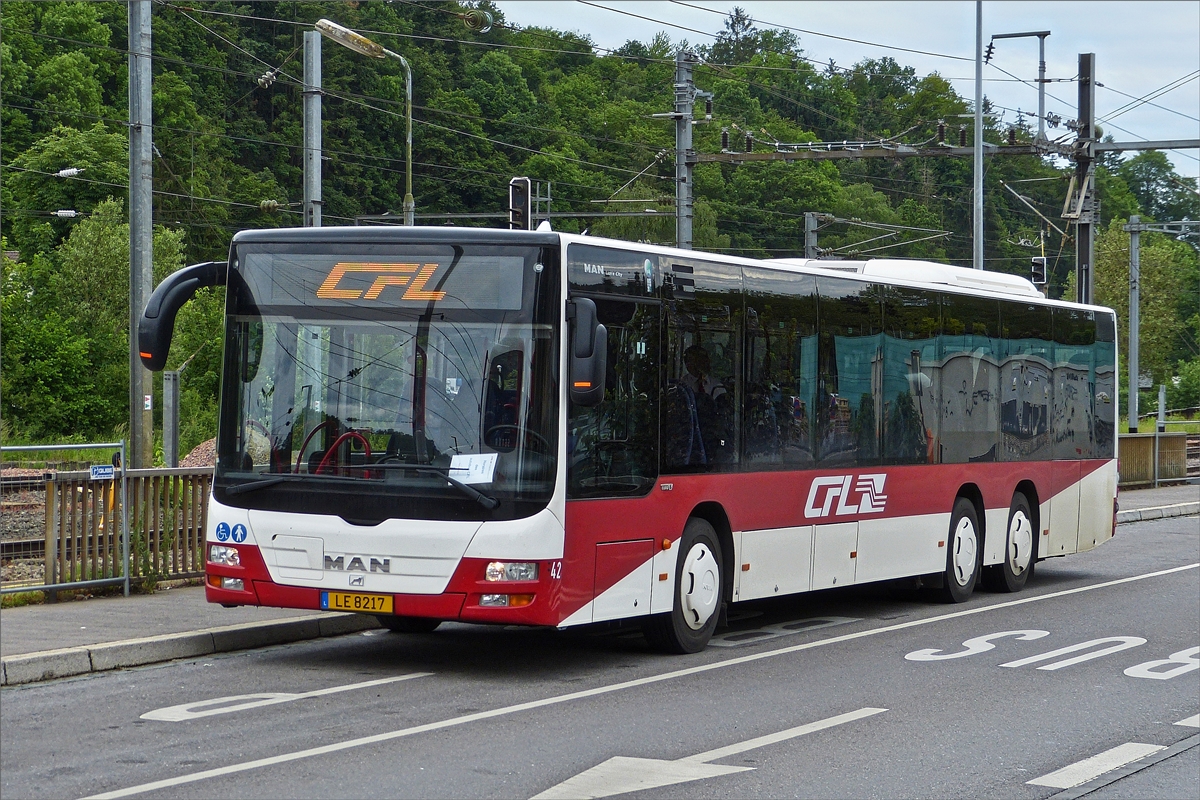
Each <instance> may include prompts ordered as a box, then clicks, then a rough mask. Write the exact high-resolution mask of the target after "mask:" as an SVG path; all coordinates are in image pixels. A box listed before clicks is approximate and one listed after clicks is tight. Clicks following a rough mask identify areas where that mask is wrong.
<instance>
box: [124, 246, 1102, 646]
mask: <svg viewBox="0 0 1200 800" xmlns="http://www.w3.org/2000/svg"><path fill="white" fill-rule="evenodd" d="M221 284H223V285H225V286H226V287H227V289H226V291H227V301H226V302H227V312H226V334H225V361H224V371H223V378H222V387H221V408H220V422H219V432H218V437H217V451H218V456H217V465H216V469H215V474H214V481H213V493H212V498H211V503H210V506H209V511H208V520H209V522H208V534H207V539H208V550H207V596H208V599H209V600H210V601H211V602H215V603H222V604H225V605H265V606H279V607H288V608H311V609H337V610H345V611H354V612H360V613H372V614H377V615H378V616H379V618H380V620H381V621H382V623H383V624H384V625H385V626H387V627H388V628H391V629H393V630H400V631H421V630H432V629H433V628H434V627H436V626H437V624H438V623H439V622H440V621H444V620H462V621H471V622H484V623H505V624H522V625H544V626H558V627H566V626H572V625H580V624H586V623H593V622H600V621H604V620H618V619H633V618H643V621H644V623H645V630H646V633H647V636H648V638H649V639H650V640H651V641H652V642H654V643H655V644H657V645H658V646H660V647H662V648H663V649H666V650H671V651H676V652H694V651H697V650H699V649H701V648H703V647H704V646H705V644H706V643H707V641H708V639H709V637H710V636H711V634H712V631H713V629H714V628H715V627H716V625H717V622H718V619H719V618H720V616H721V611H722V609H723V608H725V606H726V604H729V603H736V602H739V601H745V600H752V599H756V598H763V597H773V596H778V595H785V594H792V593H798V592H808V591H814V590H819V589H825V588H829V587H834V586H839V587H840V586H847V585H852V584H862V583H868V582H873V581H883V580H889V579H894V578H902V577H911V576H921V578H922V581H923V582H924V583H925V584H926V585H932V586H935V587H940V588H941V592H942V593H943V595H944V596H945V598H946V599H947V600H948V601H952V602H961V601H963V600H965V599H966V598H967V597H969V596H970V594H971V592H972V591H973V589H974V588H975V586H976V583H977V582H983V583H985V584H987V585H988V586H989V587H990V588H995V589H998V590H1001V591H1017V590H1019V589H1021V588H1022V587H1023V586H1024V585H1025V582H1026V580H1027V578H1028V576H1029V574H1030V572H1031V571H1032V570H1033V567H1034V564H1035V563H1036V562H1037V561H1038V560H1041V559H1045V558H1049V557H1053V556H1061V555H1066V554H1069V553H1075V552H1079V551H1083V550H1088V549H1090V548H1092V547H1094V546H1096V545H1097V544H1100V543H1102V542H1104V541H1105V540H1107V539H1109V538H1110V537H1111V536H1112V535H1113V525H1114V519H1115V514H1114V506H1115V494H1116V482H1117V464H1116V460H1115V436H1114V434H1115V424H1114V423H1115V418H1114V409H1115V405H1116V369H1115V367H1116V363H1115V362H1116V335H1115V334H1116V330H1115V326H1116V323H1115V317H1114V314H1113V312H1112V311H1111V310H1109V309H1105V308H1098V307H1092V306H1081V305H1076V304H1071V303H1062V302H1053V301H1050V300H1047V299H1045V298H1044V297H1043V296H1042V294H1041V293H1040V292H1038V291H1037V290H1036V288H1035V287H1034V286H1033V284H1031V283H1029V282H1028V281H1026V280H1023V279H1021V278H1016V277H1012V276H1007V275H1000V274H996V273H990V272H977V271H973V270H969V269H962V268H957V267H948V266H944V265H938V264H932V263H927V262H918V261H903V260H871V261H865V262H852V261H840V262H831V261H801V260H794V261H791V260H786V261H758V260H752V259H743V258H734V257H726V256H719V255H711V254H706V253H699V252H695V251H685V250H676V249H671V248H664V247H655V246H648V245H640V244H632V243H628V242H620V241H613V240H606V239H599V238H596V237H589V236H577V235H568V234H560V233H555V232H543V231H538V232H527V231H501V230H485V229H461V228H449V227H446V228H441V227H438V228H433V227H429V228H419V227H388V228H365V227H344V228H305V229H286V230H284V229H279V230H258V231H245V232H242V233H239V234H237V235H236V236H235V237H234V239H233V242H232V245H231V251H230V257H229V261H228V262H221V263H215V262H210V263H206V264H200V265H196V266H193V267H188V268H185V269H183V270H180V271H179V272H177V273H175V274H174V275H172V276H171V277H169V278H168V279H167V280H166V281H164V282H163V283H162V284H161V285H160V286H159V287H158V289H157V290H156V292H155V293H154V295H153V297H152V298H151V301H150V303H149V304H148V306H147V309H146V311H145V313H144V315H143V317H142V323H141V328H140V332H139V342H140V344H141V350H142V356H143V360H144V362H145V363H146V365H147V366H148V367H149V368H151V369H162V367H163V365H164V363H165V360H166V353H167V349H168V348H169V346H170V339H171V333H172V327H173V323H174V318H175V313H176V311H177V310H178V308H179V307H180V305H182V303H184V302H186V300H187V299H188V298H190V297H191V296H192V294H193V293H194V292H195V290H196V289H197V288H198V287H200V286H211V285H221Z"/></svg>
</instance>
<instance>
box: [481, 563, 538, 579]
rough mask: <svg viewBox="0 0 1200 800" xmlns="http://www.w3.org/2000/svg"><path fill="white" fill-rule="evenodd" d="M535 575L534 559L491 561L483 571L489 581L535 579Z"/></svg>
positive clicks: (536, 567) (536, 570) (536, 566)
mask: <svg viewBox="0 0 1200 800" xmlns="http://www.w3.org/2000/svg"><path fill="white" fill-rule="evenodd" d="M537 576H538V565H537V562H536V561H493V562H491V563H490V564H488V565H487V570H486V571H485V573H484V577H485V578H487V580H489V581H536V580H537Z"/></svg>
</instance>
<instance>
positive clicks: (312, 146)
mask: <svg viewBox="0 0 1200 800" xmlns="http://www.w3.org/2000/svg"><path fill="white" fill-rule="evenodd" d="M304 226H305V227H311V228H319V227H321V34H320V32H319V31H305V32H304Z"/></svg>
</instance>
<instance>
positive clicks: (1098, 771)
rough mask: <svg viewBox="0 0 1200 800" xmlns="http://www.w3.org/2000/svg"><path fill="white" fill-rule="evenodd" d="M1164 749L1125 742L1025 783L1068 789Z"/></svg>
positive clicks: (1154, 745)
mask: <svg viewBox="0 0 1200 800" xmlns="http://www.w3.org/2000/svg"><path fill="white" fill-rule="evenodd" d="M1166 749H1167V748H1165V747H1163V746H1162V745H1157V744H1142V743H1141V742H1126V743H1125V744H1121V745H1117V746H1116V747H1114V748H1112V749H1109V750H1105V751H1104V752H1103V753H1097V754H1096V755H1094V756H1091V757H1090V758H1085V759H1083V760H1082V761H1076V762H1075V763H1074V764H1068V765H1067V766H1065V767H1063V768H1062V769H1056V770H1054V772H1050V773H1048V774H1046V775H1043V776H1042V777H1040V778H1034V779H1033V780H1031V781H1026V783H1027V784H1032V785H1033V786H1049V787H1051V788H1052V789H1070V788H1072V787H1075V786H1078V785H1079V784H1081V783H1087V782H1088V781H1090V780H1092V779H1094V778H1098V777H1100V776H1101V775H1103V774H1104V773H1106V772H1111V771H1112V770H1114V769H1116V768H1117V767H1123V766H1125V765H1126V764H1132V763H1133V762H1134V761H1137V760H1138V759H1139V758H1145V757H1146V756H1148V755H1151V754H1153V753H1157V752H1158V751H1159V750H1166Z"/></svg>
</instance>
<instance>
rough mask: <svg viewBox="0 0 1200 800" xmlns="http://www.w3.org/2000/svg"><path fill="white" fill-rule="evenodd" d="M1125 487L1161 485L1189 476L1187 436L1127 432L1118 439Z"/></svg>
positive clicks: (1182, 434)
mask: <svg viewBox="0 0 1200 800" xmlns="http://www.w3.org/2000/svg"><path fill="white" fill-rule="evenodd" d="M1117 458H1119V459H1120V462H1121V486H1146V485H1154V486H1157V485H1158V484H1159V483H1160V482H1162V481H1172V480H1174V481H1177V480H1182V479H1184V478H1186V477H1187V434H1185V433H1123V434H1120V435H1119V436H1118V437H1117Z"/></svg>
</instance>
